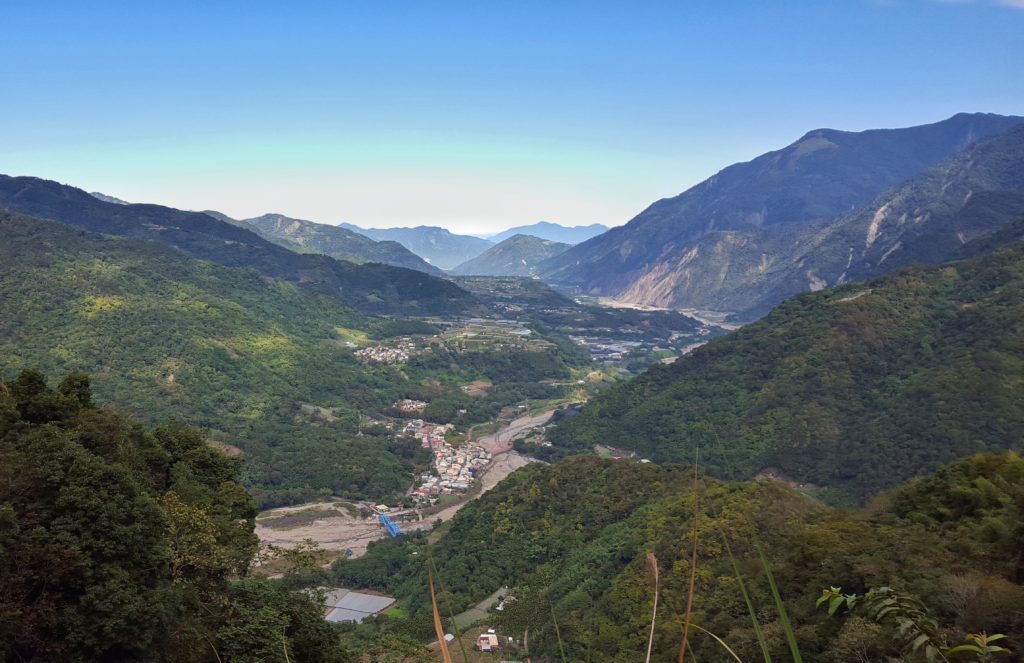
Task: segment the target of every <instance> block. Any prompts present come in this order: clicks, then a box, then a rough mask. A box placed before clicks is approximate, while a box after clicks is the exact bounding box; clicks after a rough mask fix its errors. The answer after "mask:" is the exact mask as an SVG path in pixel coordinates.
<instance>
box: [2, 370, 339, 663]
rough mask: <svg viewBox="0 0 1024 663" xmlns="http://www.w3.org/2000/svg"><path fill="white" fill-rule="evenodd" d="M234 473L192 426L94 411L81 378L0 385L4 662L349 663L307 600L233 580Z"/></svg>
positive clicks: (36, 378)
mask: <svg viewBox="0 0 1024 663" xmlns="http://www.w3.org/2000/svg"><path fill="white" fill-rule="evenodd" d="M238 467H239V463H238V461H237V460H235V459H231V458H227V457H225V456H224V455H223V454H221V453H220V452H218V451H216V450H214V449H213V448H211V447H210V446H209V445H208V444H207V443H206V441H205V440H204V439H203V438H202V436H200V435H199V433H198V432H196V431H195V430H192V429H188V428H183V427H180V426H177V425H174V424H166V425H163V426H160V427H158V428H155V429H145V428H143V427H142V426H140V425H139V424H138V423H136V422H135V421H134V420H132V419H131V418H130V417H128V416H126V415H124V414H121V413H118V412H116V411H113V410H108V409H104V408H100V407H96V406H95V405H94V404H93V402H92V395H91V392H90V388H89V380H88V378H87V377H86V376H84V375H82V374H71V375H68V376H67V377H66V378H64V380H62V381H61V382H60V384H59V385H58V386H57V388H56V389H54V388H51V387H49V386H47V383H46V380H45V378H44V377H43V375H42V374H40V373H38V372H36V371H30V370H29V371H24V372H22V373H21V375H19V376H18V378H17V379H15V380H13V381H10V382H6V383H3V382H0V588H2V591H0V653H2V656H3V658H4V659H5V660H8V661H40V662H42V661H48V662H49V661H54V662H61V661H111V662H113V661H168V662H183V663H184V662H188V663H212V662H214V661H233V662H245V663H256V662H257V661H271V660H274V661H277V660H285V655H286V654H285V653H286V652H287V655H288V656H290V657H291V660H295V661H322V662H324V663H327V662H331V663H334V662H338V663H340V662H342V661H349V660H352V659H351V658H350V656H349V654H348V651H347V650H346V649H345V648H344V647H343V645H342V642H341V639H340V636H339V634H338V632H337V631H336V630H335V629H333V627H331V626H330V625H329V624H327V623H326V622H325V621H324V620H323V611H322V608H321V606H320V605H319V604H318V603H317V602H316V600H315V599H313V598H311V597H310V596H308V595H306V594H302V593H294V592H288V591H284V590H281V589H279V588H276V587H274V586H273V585H270V584H268V583H267V582H265V581H262V580H255V579H247V578H245V575H246V572H247V570H248V568H249V564H250V561H251V560H252V558H253V555H254V553H255V552H256V547H257V541H256V537H255V536H254V535H253V519H254V517H255V515H256V506H255V503H254V502H253V500H252V498H251V497H250V496H249V495H248V494H247V493H246V492H245V490H244V489H243V488H242V486H241V485H239V484H238V482H237V474H238Z"/></svg>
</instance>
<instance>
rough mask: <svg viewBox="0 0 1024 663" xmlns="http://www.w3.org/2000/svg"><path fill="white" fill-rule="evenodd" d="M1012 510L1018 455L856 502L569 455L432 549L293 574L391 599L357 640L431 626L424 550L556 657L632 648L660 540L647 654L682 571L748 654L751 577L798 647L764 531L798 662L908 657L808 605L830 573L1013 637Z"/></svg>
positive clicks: (661, 632) (978, 462) (467, 599)
mask: <svg viewBox="0 0 1024 663" xmlns="http://www.w3.org/2000/svg"><path fill="white" fill-rule="evenodd" d="M1022 516H1024V459H1022V458H1021V457H1020V456H1019V455H1016V454H1013V453H1008V454H1002V455H977V456H972V457H970V458H967V459H964V460H961V461H958V462H956V463H954V464H952V465H948V466H946V467H944V468H942V469H941V470H939V471H938V472H937V473H936V474H934V475H931V476H928V477H925V478H921V479H917V480H915V481H912V482H910V483H907V484H904V485H902V486H900V487H898V488H896V489H894V490H892V491H890V492H888V493H886V494H884V495H882V496H880V497H879V498H877V499H876V500H874V501H873V502H872V503H871V504H870V505H869V506H868V507H865V508H862V509H858V510H848V509H837V508H831V507H827V506H824V505H822V504H821V503H820V502H818V501H816V500H814V499H812V498H809V497H808V496H806V495H803V494H801V493H799V492H798V491H796V490H793V489H791V488H789V487H787V486H785V485H783V484H780V483H777V482H743V483H734V482H722V481H719V480H715V479H711V478H709V477H707V476H704V475H703V474H700V473H698V474H697V475H695V474H694V470H693V468H691V467H686V466H681V465H669V466H657V465H654V464H645V463H640V462H637V461H629V460H604V459H598V458H593V457H575V458H569V459H566V460H563V461H561V462H559V463H557V464H555V465H550V466H547V465H543V464H533V465H530V466H528V467H527V468H525V469H523V470H521V471H519V472H517V473H515V474H514V475H512V476H511V477H509V479H507V480H506V481H504V482H503V483H502V484H501V485H499V486H498V487H497V488H496V489H495V490H493V491H491V492H489V493H487V494H486V495H484V496H482V497H481V498H480V499H479V500H477V501H476V502H474V503H472V504H471V505H469V506H467V507H466V508H465V509H463V510H462V511H460V512H459V514H458V515H457V516H456V518H455V520H454V522H453V524H452V526H451V529H450V530H448V531H446V532H445V533H444V535H443V536H442V537H441V539H440V540H439V541H438V542H437V543H436V544H434V545H432V546H428V544H427V543H426V540H425V539H424V538H423V537H403V538H402V539H400V540H388V541H381V542H379V543H377V544H375V545H373V546H372V547H371V549H370V551H369V553H368V554H367V555H366V556H364V557H362V558H360V559H356V560H342V561H339V562H337V563H336V564H335V565H334V567H333V568H332V569H331V571H330V572H329V573H327V574H312V575H311V576H308V577H307V578H306V579H305V582H307V583H316V582H323V581H329V582H336V583H339V584H343V585H346V586H361V587H370V588H375V589H381V590H385V591H387V592H391V593H393V594H395V595H397V596H399V597H402V598H403V600H404V602H405V603H404V605H405V606H406V607H407V611H408V615H409V616H408V617H407V618H402V619H399V618H392V617H386V616H385V617H379V618H377V619H376V620H375V621H374V622H373V623H372V624H367V625H365V626H362V627H360V631H361V632H362V634H363V637H367V636H368V635H369V634H374V635H375V636H380V635H382V634H411V635H415V636H418V637H429V633H430V629H431V626H430V597H429V590H428V588H427V580H426V569H427V566H428V564H433V567H434V568H436V575H437V578H438V579H439V582H440V586H441V588H442V590H441V591H440V593H439V596H438V600H439V603H440V604H441V605H442V606H446V607H444V608H443V610H442V611H443V612H444V614H449V613H448V612H447V611H448V610H449V609H450V611H451V613H453V614H454V613H457V612H459V611H461V610H462V609H464V608H466V607H467V606H469V605H472V604H473V603H475V602H477V601H480V600H481V599H484V598H485V597H487V596H488V595H489V594H490V593H491V592H493V591H494V590H495V589H498V588H500V587H502V586H505V585H508V586H509V587H510V589H509V591H508V592H507V593H506V596H507V597H512V598H511V599H510V600H508V601H506V606H505V610H504V611H503V612H501V613H494V612H492V614H491V617H490V620H489V623H491V624H492V625H496V626H498V627H499V629H500V630H501V632H503V633H508V634H510V635H515V636H516V637H517V638H520V637H521V636H522V634H523V633H524V632H525V630H526V629H529V642H530V654H531V655H533V656H539V657H541V658H542V659H546V660H558V658H559V647H560V644H559V639H560V640H561V646H562V647H564V649H565V652H566V656H567V658H568V659H569V660H592V661H631V660H637V657H638V656H639V654H638V652H642V651H644V649H645V647H646V644H647V640H648V637H649V635H650V627H651V608H652V602H653V591H654V587H653V579H652V575H651V569H650V563H649V561H648V560H647V555H648V553H654V555H655V557H656V559H657V562H658V566H659V571H660V585H659V586H660V604H659V611H658V615H659V618H658V620H657V622H656V627H655V635H654V656H653V657H652V660H657V661H674V660H676V656H677V654H678V651H679V646H680V642H681V625H682V622H683V618H682V616H683V615H684V614H685V612H686V604H687V598H688V596H689V593H688V586H689V582H690V579H691V571H693V570H694V569H695V573H694V574H693V578H694V582H695V593H694V602H693V609H692V621H693V623H694V624H697V625H699V626H700V627H701V629H705V630H706V631H709V632H711V633H713V634H715V635H716V636H718V637H720V638H721V639H723V640H724V641H725V642H726V643H727V644H728V646H729V647H730V648H731V649H732V650H734V651H735V652H736V654H738V655H739V657H740V658H741V659H742V660H755V659H757V660H760V656H761V654H762V652H761V650H760V647H759V644H758V638H757V636H756V633H755V630H754V628H753V627H752V621H751V617H750V613H749V611H748V609H747V606H746V605H745V601H744V596H743V592H744V591H746V592H748V593H749V595H750V599H751V603H752V604H753V606H754V612H755V614H756V619H757V621H758V627H759V628H760V629H761V630H762V632H763V635H764V639H765V642H766V646H767V648H768V651H769V654H770V656H771V657H772V659H773V660H784V661H788V660H792V659H791V658H790V655H791V654H790V650H789V644H788V643H787V639H786V637H785V631H786V629H785V627H784V625H783V622H782V619H781V618H780V614H779V612H778V611H777V610H776V608H775V604H774V603H773V598H772V591H771V587H770V584H769V582H768V581H767V579H766V575H765V571H764V569H765V564H764V563H763V562H762V558H761V557H760V555H759V554H758V552H757V548H756V546H757V545H760V546H761V547H762V548H763V550H764V553H765V557H764V560H765V562H767V567H768V569H769V570H770V572H771V574H772V576H773V579H774V581H775V582H776V583H777V586H778V589H779V592H780V596H781V600H782V602H783V605H784V607H785V610H786V614H787V617H788V619H789V621H790V622H791V625H792V630H793V632H794V634H795V637H796V641H797V643H798V646H799V650H800V652H801V653H802V655H803V657H804V658H803V660H807V661H822V662H833V661H834V662H836V663H840V662H843V663H847V662H849V661H860V660H889V659H891V660H917V659H914V658H913V657H911V658H906V659H905V658H902V656H904V655H906V653H907V652H906V651H904V647H905V643H904V641H903V640H902V639H901V634H900V633H899V632H898V629H896V628H894V627H893V625H892V624H889V623H887V622H885V621H884V620H882V621H881V622H876V621H874V620H872V619H870V618H868V617H866V616H863V615H860V614H859V613H854V614H851V615H848V616H844V615H843V614H842V613H837V614H836V615H833V616H829V615H828V614H827V613H826V611H825V610H823V609H821V608H818V607H817V606H816V605H815V604H816V600H817V599H818V597H819V596H820V595H821V594H822V590H824V589H827V588H830V587H837V588H841V591H842V593H843V594H861V595H863V594H864V593H866V592H869V591H871V590H876V592H877V591H880V590H881V591H883V592H884V591H886V590H885V588H889V590H888V591H890V592H891V593H892V594H893V595H898V596H901V597H906V600H907V601H908V602H913V603H915V604H919V605H920V606H921V610H922V611H923V614H924V615H926V616H927V618H928V619H929V620H931V621H932V622H934V624H935V629H934V631H933V637H934V639H935V642H936V643H937V645H940V646H944V647H950V648H951V647H953V646H957V645H959V644H960V643H961V642H962V641H963V640H964V638H965V637H966V636H967V635H968V634H977V633H982V632H986V633H988V634H996V633H1000V634H1005V635H1007V636H1008V637H1007V638H1006V639H1005V640H1004V641H1002V644H1003V645H1005V646H1006V647H1008V648H1010V649H1012V650H1013V651H1015V652H1020V651H1022V649H1024V610H1022V607H1024V587H1022V586H1021V581H1022V580H1024V556H1022V553H1021V551H1022V550H1024V525H1022V524H1021V523H1022V522H1024V520H1022ZM695 533H696V537H697V538H696V542H697V543H696V549H697V557H696V559H697V564H696V566H695V567H694V566H692V565H691V560H692V557H691V555H692V551H693V542H694V535H695ZM730 556H732V558H734V559H735V563H733V562H732V561H731V559H730ZM741 583H742V584H743V586H744V589H743V590H741V589H740V584H741ZM555 624H557V628H558V635H557V636H556V633H555ZM690 643H691V646H692V650H693V653H694V654H695V658H696V659H697V660H701V661H705V660H707V661H711V660H714V661H720V660H722V661H724V660H731V659H729V657H728V656H727V655H726V653H725V652H724V651H723V650H722V649H721V646H720V644H719V643H718V642H716V641H715V640H714V639H712V638H711V637H710V636H708V635H705V634H704V631H703V630H701V631H699V632H698V631H696V630H694V631H691V635H690ZM922 660H923V659H922ZM950 660H954V659H952V658H951V659H950ZM955 660H980V659H955ZM998 660H1006V659H1004V658H1000V659H998ZM1014 660H1017V659H1014Z"/></svg>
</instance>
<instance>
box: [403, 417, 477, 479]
mask: <svg viewBox="0 0 1024 663" xmlns="http://www.w3.org/2000/svg"><path fill="white" fill-rule="evenodd" d="M454 428H455V427H454V426H453V425H452V424H444V425H440V424H428V423H425V422H424V421H423V420H422V419H413V420H412V421H410V422H408V423H406V424H405V427H404V428H403V429H402V434H405V435H412V436H413V437H415V438H416V439H417V440H419V441H420V443H421V444H422V445H423V448H425V449H430V450H431V451H432V452H433V453H434V469H435V470H436V471H437V476H434V475H433V474H430V473H425V474H423V475H421V476H420V480H421V481H422V483H421V484H420V486H419V487H417V488H415V489H414V490H413V491H412V494H413V495H414V496H416V497H419V498H420V499H428V498H430V497H433V496H436V495H446V494H450V493H461V492H465V491H466V490H469V487H470V486H472V485H473V482H474V481H476V479H477V475H478V474H479V473H480V472H481V471H482V470H483V468H484V467H486V466H487V465H488V464H489V463H490V462H491V454H490V453H489V452H488V451H487V450H485V449H484V448H483V447H480V446H477V445H475V444H464V445H461V446H458V447H455V446H452V445H451V444H450V443H449V442H448V441H447V440H446V439H445V436H446V435H447V434H449V433H451V432H452V431H453V430H454Z"/></svg>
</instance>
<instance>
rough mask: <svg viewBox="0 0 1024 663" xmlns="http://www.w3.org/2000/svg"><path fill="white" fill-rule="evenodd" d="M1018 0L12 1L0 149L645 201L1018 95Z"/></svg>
mask: <svg viewBox="0 0 1024 663" xmlns="http://www.w3.org/2000/svg"><path fill="white" fill-rule="evenodd" d="M1021 5H1024V0H1020V1H1016V2H1015V1H1012V0H1007V1H1006V2H1002V3H1000V2H996V1H995V0H988V1H984V0H977V1H975V2H939V1H937V0H906V1H901V0H889V1H881V0H878V1H875V2H872V1H869V0H860V1H848V2H847V1H843V0H828V1H822V2H767V1H758V2H722V1H721V0H719V1H717V2H679V1H677V2H666V3H657V2H637V3H633V2H619V3H602V2H551V1H550V0H547V1H544V2H532V1H529V0H522V1H517V2H512V1H509V2H480V1H474V2H426V1H421V2H408V3H406V2H370V1H367V2H360V3H338V2H325V3H311V2H295V3H283V2H273V3H265V2H258V1H250V2H213V3H199V2H192V3H190V2H176V3H170V2H167V3H159V2H145V3H138V2H102V1H100V0H92V1H90V2H74V3H72V2H66V3H61V2H46V1H45V0H34V1H32V2H21V1H19V0H6V1H5V2H3V3H2V5H0V17H2V21H3V26H4V29H3V34H4V36H3V39H0V90H2V91H3V92H2V96H0V145H2V146H3V147H2V152H0V172H3V173H7V174H13V175H37V176H41V177H46V178H50V179H57V180H60V181H63V182H67V183H70V184H74V185H76V186H80V187H82V188H85V189H89V190H99V191H103V192H105V193H109V194H112V195H116V196H119V197H122V198H125V199H127V200H131V201H137V202H158V203H163V204H168V205H173V206H176V207H182V208H186V209H204V208H210V209H217V210H220V211H223V212H225V213H228V214H231V215H233V216H238V217H244V216H253V215H256V214H260V213H263V212H269V211H274V212H280V213H284V214H289V215H292V216H298V217H302V218H308V219H313V220H316V221H322V222H331V223H336V222H340V221H349V222H352V223H356V224H359V225H363V226H375V227H381V226H396V225H416V224H421V223H423V224H430V225H442V226H446V227H449V228H452V229H454V230H457V231H462V232H470V231H477V232H486V231H493V230H497V229H500V228H503V227H507V226H511V225H518V224H522V223H532V222H534V221H537V220H540V219H547V220H551V221H556V222H560V223H565V224H569V225H572V224H579V223H592V222H602V223H606V224H609V225H616V224H620V223H624V222H626V221H628V220H629V219H630V218H631V217H632V216H633V215H635V214H636V213H638V212H639V211H640V210H642V209H643V208H644V207H646V206H647V205H648V204H650V203H651V202H653V201H654V200H656V199H658V198H662V197H666V196H672V195H675V194H677V193H679V192H680V191H682V190H684V189H686V188H687V187H689V186H691V185H693V184H695V183H697V182H699V181H700V180H702V179H704V178H706V177H708V176H710V175H712V174H713V173H714V172H716V171H717V170H719V169H721V168H723V167H724V166H727V165H728V164H730V163H733V162H736V161H745V160H748V159H750V158H753V157H754V156H756V155H758V154H760V153H762V152H765V151H767V150H770V149H775V148H778V147H781V146H783V145H785V144H788V143H790V142H792V141H793V140H795V139H797V138H798V137H799V136H800V135H802V134H803V133H805V132H806V131H808V130H811V129H814V128H817V127H823V126H827V127H834V128H839V129H850V130H858V129H866V128H874V127H895V126H908V125H913V124H922V123H927V122H932V121H937V120H940V119H943V118H945V117H948V116H949V115H952V114H954V113H956V112H959V111H988V112H996V113H1006V114H1011V113H1012V114H1024V6H1021Z"/></svg>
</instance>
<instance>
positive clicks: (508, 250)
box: [452, 235, 569, 276]
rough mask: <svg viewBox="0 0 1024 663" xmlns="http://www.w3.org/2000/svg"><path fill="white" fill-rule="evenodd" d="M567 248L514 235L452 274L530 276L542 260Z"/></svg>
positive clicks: (460, 266) (464, 264) (550, 242)
mask: <svg viewBox="0 0 1024 663" xmlns="http://www.w3.org/2000/svg"><path fill="white" fill-rule="evenodd" d="M568 248H569V245H568V244H561V243H559V242H552V241H551V240H547V239H541V238H539V237H533V236H531V235H513V236H512V237H509V238H508V239H505V240H502V241H501V242H500V243H499V244H496V245H494V246H492V247H491V248H489V249H487V250H486V251H484V252H483V253H481V254H480V255H478V256H477V257H475V258H473V259H472V260H467V261H466V262H464V263H462V264H461V265H459V266H458V267H456V268H455V269H453V270H452V273H453V274H461V275H467V276H533V275H535V274H536V273H537V266H538V265H539V264H540V263H541V262H543V261H544V260H547V259H548V258H551V257H553V256H556V255H558V254H559V253H562V252H563V251H565V250H566V249H568Z"/></svg>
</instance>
